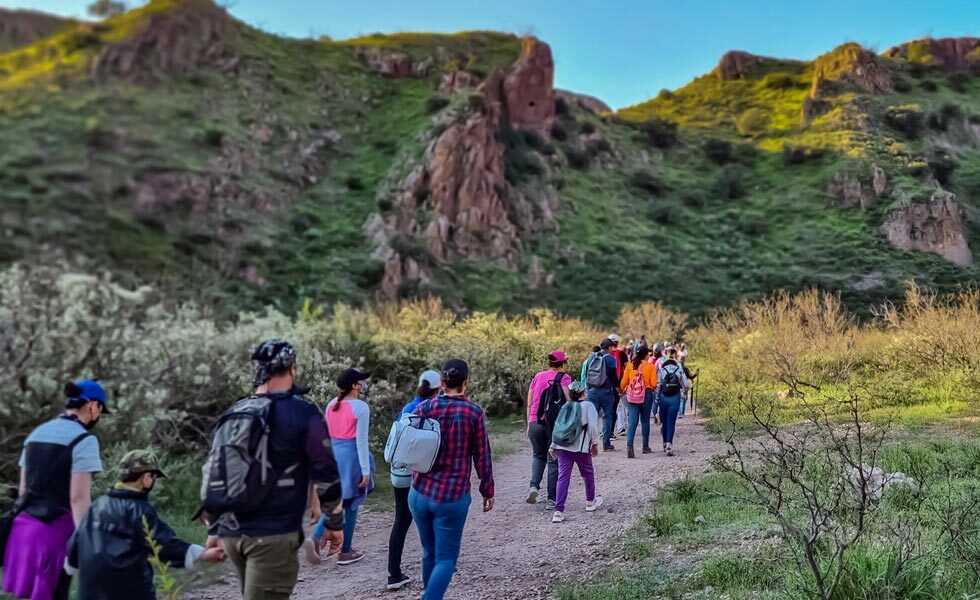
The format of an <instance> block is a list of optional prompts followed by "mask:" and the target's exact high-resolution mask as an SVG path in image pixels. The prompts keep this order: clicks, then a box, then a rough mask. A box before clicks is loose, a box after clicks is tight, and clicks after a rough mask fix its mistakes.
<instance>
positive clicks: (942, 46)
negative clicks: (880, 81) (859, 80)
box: [882, 37, 980, 71]
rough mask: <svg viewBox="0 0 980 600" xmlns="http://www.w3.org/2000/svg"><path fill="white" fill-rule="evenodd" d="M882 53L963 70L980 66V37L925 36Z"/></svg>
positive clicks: (950, 69)
mask: <svg viewBox="0 0 980 600" xmlns="http://www.w3.org/2000/svg"><path fill="white" fill-rule="evenodd" d="M882 54H884V55H885V56H889V57H892V58H901V59H905V60H909V61H912V62H917V63H924V64H929V65H933V66H937V67H940V68H942V69H945V70H947V71H963V70H966V69H975V68H980V38H977V37H958V38H938V39H935V38H923V39H921V40H913V41H911V42H906V43H904V44H900V45H898V46H894V47H892V48H889V49H888V50H885V51H884V52H883V53H882Z"/></svg>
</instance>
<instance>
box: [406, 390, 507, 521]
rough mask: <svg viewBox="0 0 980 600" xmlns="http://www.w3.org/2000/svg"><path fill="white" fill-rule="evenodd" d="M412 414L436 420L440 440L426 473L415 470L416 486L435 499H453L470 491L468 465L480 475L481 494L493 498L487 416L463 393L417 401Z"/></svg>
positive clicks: (424, 494)
mask: <svg viewBox="0 0 980 600" xmlns="http://www.w3.org/2000/svg"><path fill="white" fill-rule="evenodd" d="M415 414H417V415H418V416H420V417H425V418H429V419H435V420H436V421H438V422H439V429H440V432H441V434H442V443H441V446H440V448H439V455H438V456H437V457H436V462H435V464H434V465H432V469H431V470H430V471H429V472H428V473H416V474H415V483H414V484H413V486H414V487H415V490H416V491H417V492H418V493H420V494H422V495H423V496H426V497H427V498H429V499H430V500H432V501H434V502H440V503H447V502H456V501H457V500H459V499H460V498H462V497H463V496H465V495H466V494H468V493H469V492H470V465H471V464H472V465H473V467H474V468H475V469H476V474H477V477H479V478H480V495H482V496H483V497H484V498H493V461H492V459H491V457H490V438H489V437H488V436H487V424H486V417H485V415H484V414H483V409H482V408H480V405H479V404H476V403H473V402H470V401H469V399H467V398H466V397H465V396H446V395H445V394H440V395H439V396H437V397H436V398H432V399H431V400H425V401H424V402H422V403H420V404H419V405H418V406H417V407H416V409H415Z"/></svg>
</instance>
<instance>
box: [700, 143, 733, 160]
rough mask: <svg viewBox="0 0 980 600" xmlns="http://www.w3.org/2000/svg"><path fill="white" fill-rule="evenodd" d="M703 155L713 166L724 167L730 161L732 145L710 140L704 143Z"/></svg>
mask: <svg viewBox="0 0 980 600" xmlns="http://www.w3.org/2000/svg"><path fill="white" fill-rule="evenodd" d="M704 154H705V156H707V157H708V159H710V160H711V161H712V162H714V163H715V164H718V165H724V164H725V163H727V162H728V161H730V160H731V159H732V145H731V143H730V142H727V141H725V140H717V139H714V138H711V139H709V140H707V141H706V142H705V143H704Z"/></svg>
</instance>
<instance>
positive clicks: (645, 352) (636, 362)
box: [633, 346, 650, 370]
mask: <svg viewBox="0 0 980 600" xmlns="http://www.w3.org/2000/svg"><path fill="white" fill-rule="evenodd" d="M649 355H650V349H649V348H647V347H645V346H644V347H643V348H640V349H639V350H638V351H637V352H636V356H634V357H633V369H634V370H635V369H639V368H640V364H641V363H642V362H643V360H644V359H645V358H646V357H647V356H649Z"/></svg>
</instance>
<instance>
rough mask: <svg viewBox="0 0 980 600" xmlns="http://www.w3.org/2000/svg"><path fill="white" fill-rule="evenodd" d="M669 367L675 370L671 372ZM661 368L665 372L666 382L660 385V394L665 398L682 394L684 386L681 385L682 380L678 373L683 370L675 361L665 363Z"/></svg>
mask: <svg viewBox="0 0 980 600" xmlns="http://www.w3.org/2000/svg"><path fill="white" fill-rule="evenodd" d="M667 367H674V368H673V370H670V369H668V368H667ZM661 368H662V369H663V371H664V380H663V382H662V383H661V384H660V392H661V393H662V394H663V395H664V396H676V395H677V394H680V393H681V389H683V387H684V386H682V385H681V378H680V376H679V375H678V374H677V373H678V372H680V370H681V368H680V367H679V366H677V363H676V362H673V361H668V362H665V363H664V364H663V366H662V367H661Z"/></svg>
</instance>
